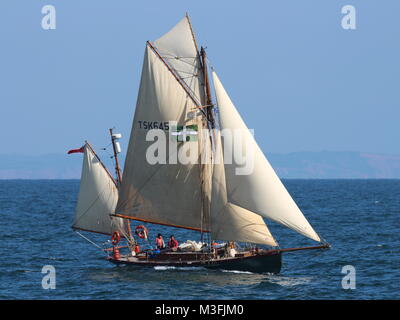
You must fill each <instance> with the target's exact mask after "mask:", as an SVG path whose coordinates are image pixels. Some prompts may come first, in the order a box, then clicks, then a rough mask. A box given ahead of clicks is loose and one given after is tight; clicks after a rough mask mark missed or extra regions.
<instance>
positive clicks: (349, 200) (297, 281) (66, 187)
mask: <svg viewBox="0 0 400 320" xmlns="http://www.w3.org/2000/svg"><path fill="white" fill-rule="evenodd" d="M283 183H284V184H285V186H286V188H287V189H288V191H289V192H290V194H291V195H292V197H293V198H294V199H295V201H296V203H297V204H298V206H299V207H300V208H301V210H302V211H303V213H304V215H305V216H306V218H307V219H308V220H309V222H310V223H311V225H312V226H313V227H314V229H315V230H316V231H317V233H318V234H319V235H320V236H322V237H323V238H324V240H325V241H327V242H328V243H329V244H330V245H331V249H329V250H316V251H299V252H293V253H285V254H284V255H283V267H282V270H281V273H280V274H256V273H249V272H240V271H227V270H208V269H204V268H196V267H193V268H172V267H155V268H143V269H142V268H138V267H132V266H125V267H124V266H116V265H113V264H111V263H109V262H108V261H106V259H105V253H104V252H103V251H102V250H100V249H99V248H98V247H97V246H95V245H94V244H96V245H100V247H101V246H102V245H104V244H106V243H107V241H109V240H110V239H109V237H108V236H104V235H98V234H92V233H84V232H82V235H84V236H85V237H86V238H87V239H89V240H90V241H92V242H93V243H94V244H92V243H91V242H89V241H87V240H86V239H84V238H82V237H81V236H80V235H79V234H77V233H75V232H74V231H73V230H72V229H71V225H72V222H73V216H74V210H75V206H76V202H77V196H78V192H79V180H0V214H1V218H2V223H0V239H1V247H2V258H1V261H0V299H2V300H14V299H29V300H36V299H40V300H42V299H54V300H60V299H61V300H70V299H74V300H75V299H78V300H83V299H85V300H86V299H94V300H99V299H100V300H103V299H111V300H113V299H128V300H153V299H167V300H178V299H179V300H221V299H222V300H239V299H240V300H248V299H251V300H269V299H272V300H288V299H289V300H292V299H294V300H309V299H312V300H315V299H317V300H319V299H329V300H336V299H340V300H343V299H345V300H347V299H368V300H369V299H373V300H376V299H379V300H380V299H396V300H397V299H399V298H400V235H399V230H400V219H399V218H400V180H283ZM266 223H267V225H268V227H269V228H270V230H271V232H272V234H273V235H274V237H275V238H276V239H277V241H278V242H279V245H280V246H281V247H282V248H287V247H299V246H311V245H314V244H315V243H314V242H313V241H312V240H309V239H307V238H305V237H303V236H301V235H299V234H297V233H295V232H294V231H292V230H289V229H287V228H285V227H282V226H280V225H278V224H276V223H273V222H269V221H266ZM136 225H137V224H136V223H132V226H133V227H135V226H136ZM147 228H148V229H149V236H150V238H151V241H153V238H155V236H156V234H157V233H158V232H160V233H162V234H164V235H165V236H166V237H168V236H169V235H170V234H174V235H175V238H177V240H178V241H179V242H184V241H186V240H196V241H198V240H199V235H198V234H197V233H195V232H192V231H187V230H183V229H175V228H169V227H162V226H157V225H152V224H147ZM49 276H51V277H52V278H51V279H50V280H49ZM49 284H50V286H49Z"/></svg>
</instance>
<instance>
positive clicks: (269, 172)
mask: <svg viewBox="0 0 400 320" xmlns="http://www.w3.org/2000/svg"><path fill="white" fill-rule="evenodd" d="M213 83H214V89H215V94H216V98H217V104H218V108H219V116H220V120H221V130H224V129H227V130H228V133H229V132H231V133H233V135H232V139H231V140H232V141H230V142H231V143H225V144H224V152H226V153H227V154H231V155H232V154H234V152H235V150H233V147H234V146H235V143H236V142H240V143H237V144H236V145H246V146H247V148H245V149H246V150H247V151H248V154H245V157H244V158H245V159H246V160H248V161H252V162H253V170H252V173H251V174H246V175H238V174H237V173H238V171H237V169H239V168H241V167H243V164H241V163H238V162H237V161H236V160H235V157H232V163H231V164H229V163H228V164H225V174H226V186H227V193H228V201H229V202H231V203H233V204H235V205H237V206H240V207H242V208H245V209H247V210H249V211H251V212H254V213H257V214H259V215H262V216H263V217H266V218H268V219H271V220H274V221H276V222H278V223H280V224H282V225H284V226H286V227H288V228H290V229H293V230H295V231H297V232H299V233H300V234H302V235H304V236H306V237H309V238H311V239H313V240H315V241H321V239H320V237H319V236H318V235H317V233H316V232H315V231H314V229H313V228H312V227H311V225H310V224H309V223H308V221H307V220H306V218H305V217H304V215H303V213H302V212H301V211H300V209H299V208H298V206H297V205H296V203H295V202H294V200H293V199H292V197H291V196H290V195H289V193H288V192H287V190H286V188H285V187H284V185H283V184H282V182H281V180H280V179H279V177H278V176H277V175H276V173H275V171H274V170H273V168H272V167H271V165H270V164H269V162H268V160H267V159H266V157H265V156H264V154H263V152H262V151H261V149H260V148H259V146H258V144H257V142H256V141H255V140H254V137H253V135H252V134H251V133H250V131H249V129H248V128H247V126H246V124H245V123H244V121H243V120H242V118H241V116H240V115H239V113H238V111H237V110H236V108H235V106H234V105H233V103H232V101H231V99H230V98H229V96H228V94H227V93H226V91H225V89H224V87H223V86H222V83H221V81H220V80H219V78H218V76H217V75H216V73H215V72H213ZM222 132H223V131H222ZM238 140H240V141H238ZM241 151H243V150H241Z"/></svg>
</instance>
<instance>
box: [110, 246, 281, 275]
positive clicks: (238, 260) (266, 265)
mask: <svg viewBox="0 0 400 320" xmlns="http://www.w3.org/2000/svg"><path fill="white" fill-rule="evenodd" d="M197 258H198V259H196V260H188V261H182V260H181V259H179V260H175V261H174V260H167V261H163V260H159V261H157V260H156V259H146V260H144V259H143V260H138V259H134V258H129V257H124V256H122V257H121V258H119V259H114V258H113V257H108V258H107V259H108V260H109V261H110V262H112V263H114V264H125V265H136V266H142V267H156V266H174V267H204V268H209V269H220V270H236V271H245V272H253V273H279V272H280V270H281V267H282V253H281V252H276V251H275V252H267V253H263V254H256V255H251V256H247V257H234V258H222V259H204V257H201V256H200V257H198V256H197Z"/></svg>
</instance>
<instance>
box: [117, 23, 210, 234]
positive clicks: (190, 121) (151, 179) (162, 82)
mask: <svg viewBox="0 0 400 320" xmlns="http://www.w3.org/2000/svg"><path fill="white" fill-rule="evenodd" d="M169 39H171V40H169ZM169 41H173V42H174V43H175V45H174V46H171V45H169ZM196 57H197V50H196V46H195V43H194V39H193V36H192V34H191V29H190V24H189V22H188V20H187V18H185V19H184V20H183V21H181V22H180V23H179V24H178V25H177V26H176V27H175V28H174V29H173V30H172V31H171V32H169V33H167V34H166V35H165V36H164V37H162V38H160V39H159V40H157V41H156V42H155V43H154V44H150V43H148V44H147V46H146V50H145V56H144V62H143V69H142V78H141V83H140V89H139V94H138V99H137V104H136V110H135V116H134V120H133V125H132V131H131V136H130V141H129V146H128V151H127V156H126V160H125V167H124V172H123V178H122V185H121V190H120V198H119V200H118V204H117V209H116V214H117V215H118V216H121V217H127V218H132V219H136V220H139V221H145V222H152V223H158V224H163V225H169V226H176V227H183V228H188V229H194V230H199V231H200V230H203V231H207V230H206V229H205V228H204V226H203V225H202V219H201V215H202V211H201V210H202V197H203V195H202V190H201V171H200V170H201V168H200V165H199V162H200V161H199V159H198V157H199V156H200V152H199V150H200V149H201V145H202V140H201V139H202V137H201V135H197V137H196V139H192V140H191V139H189V140H190V141H187V142H186V141H185V142H179V141H177V140H178V139H177V137H176V136H174V135H172V134H170V132H171V133H172V131H174V132H175V133H176V134H178V133H179V132H178V131H182V130H186V129H187V128H189V127H190V128H191V130H195V131H199V129H201V128H202V126H203V121H202V118H201V115H200V116H199V114H198V111H199V107H200V106H201V103H202V94H201V88H200V80H199V71H198V65H197V62H196V61H197V60H198V59H196ZM169 58H171V59H170V60H171V61H169V62H167V60H168V59H169ZM175 67H176V69H175ZM178 68H179V69H178ZM184 78H186V79H184ZM182 79H183V80H184V83H182V81H183V80H182ZM178 80H180V81H178ZM172 122H175V123H176V125H175V128H172V126H173V124H172ZM152 129H156V130H159V131H160V134H161V133H165V136H166V137H167V138H166V141H165V142H164V141H161V140H162V139H161V140H160V141H157V142H159V143H160V148H159V149H158V150H154V152H151V153H149V151H151V150H153V149H152V148H153V147H152V146H154V144H155V141H153V139H151V138H149V137H148V136H147V134H148V133H149V132H150V130H152ZM153 133H154V132H153ZM146 137H147V138H146ZM148 140H150V141H148ZM155 140H157V138H155ZM185 140H186V139H185ZM163 146H165V149H163ZM184 154H190V155H196V154H197V156H195V157H194V159H193V160H194V161H190V163H182V162H181V161H179V155H184ZM149 156H157V157H159V159H160V161H158V163H150V162H149Z"/></svg>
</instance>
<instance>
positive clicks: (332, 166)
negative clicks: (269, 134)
mask: <svg viewBox="0 0 400 320" xmlns="http://www.w3.org/2000/svg"><path fill="white" fill-rule="evenodd" d="M100 157H101V158H102V159H103V161H105V164H106V165H107V166H108V167H109V169H110V170H112V168H110V166H111V161H109V159H107V157H106V156H104V155H103V156H102V155H100ZM123 158H124V155H122V157H121V159H123ZM267 158H268V160H269V161H270V163H271V165H272V166H273V168H274V169H275V171H276V172H277V174H278V176H279V177H280V178H282V179H400V155H385V154H377V153H366V152H353V151H342V152H340V151H337V152H336V151H321V152H292V153H285V154H279V153H269V154H267ZM81 167H82V156H80V155H69V156H68V155H66V154H65V155H64V154H48V155H39V156H26V155H18V154H2V155H0V179H1V180H14V179H22V180H37V179H38V180H41V179H51V180H53V179H62V180H66V179H80V174H81ZM112 172H113V171H112Z"/></svg>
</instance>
